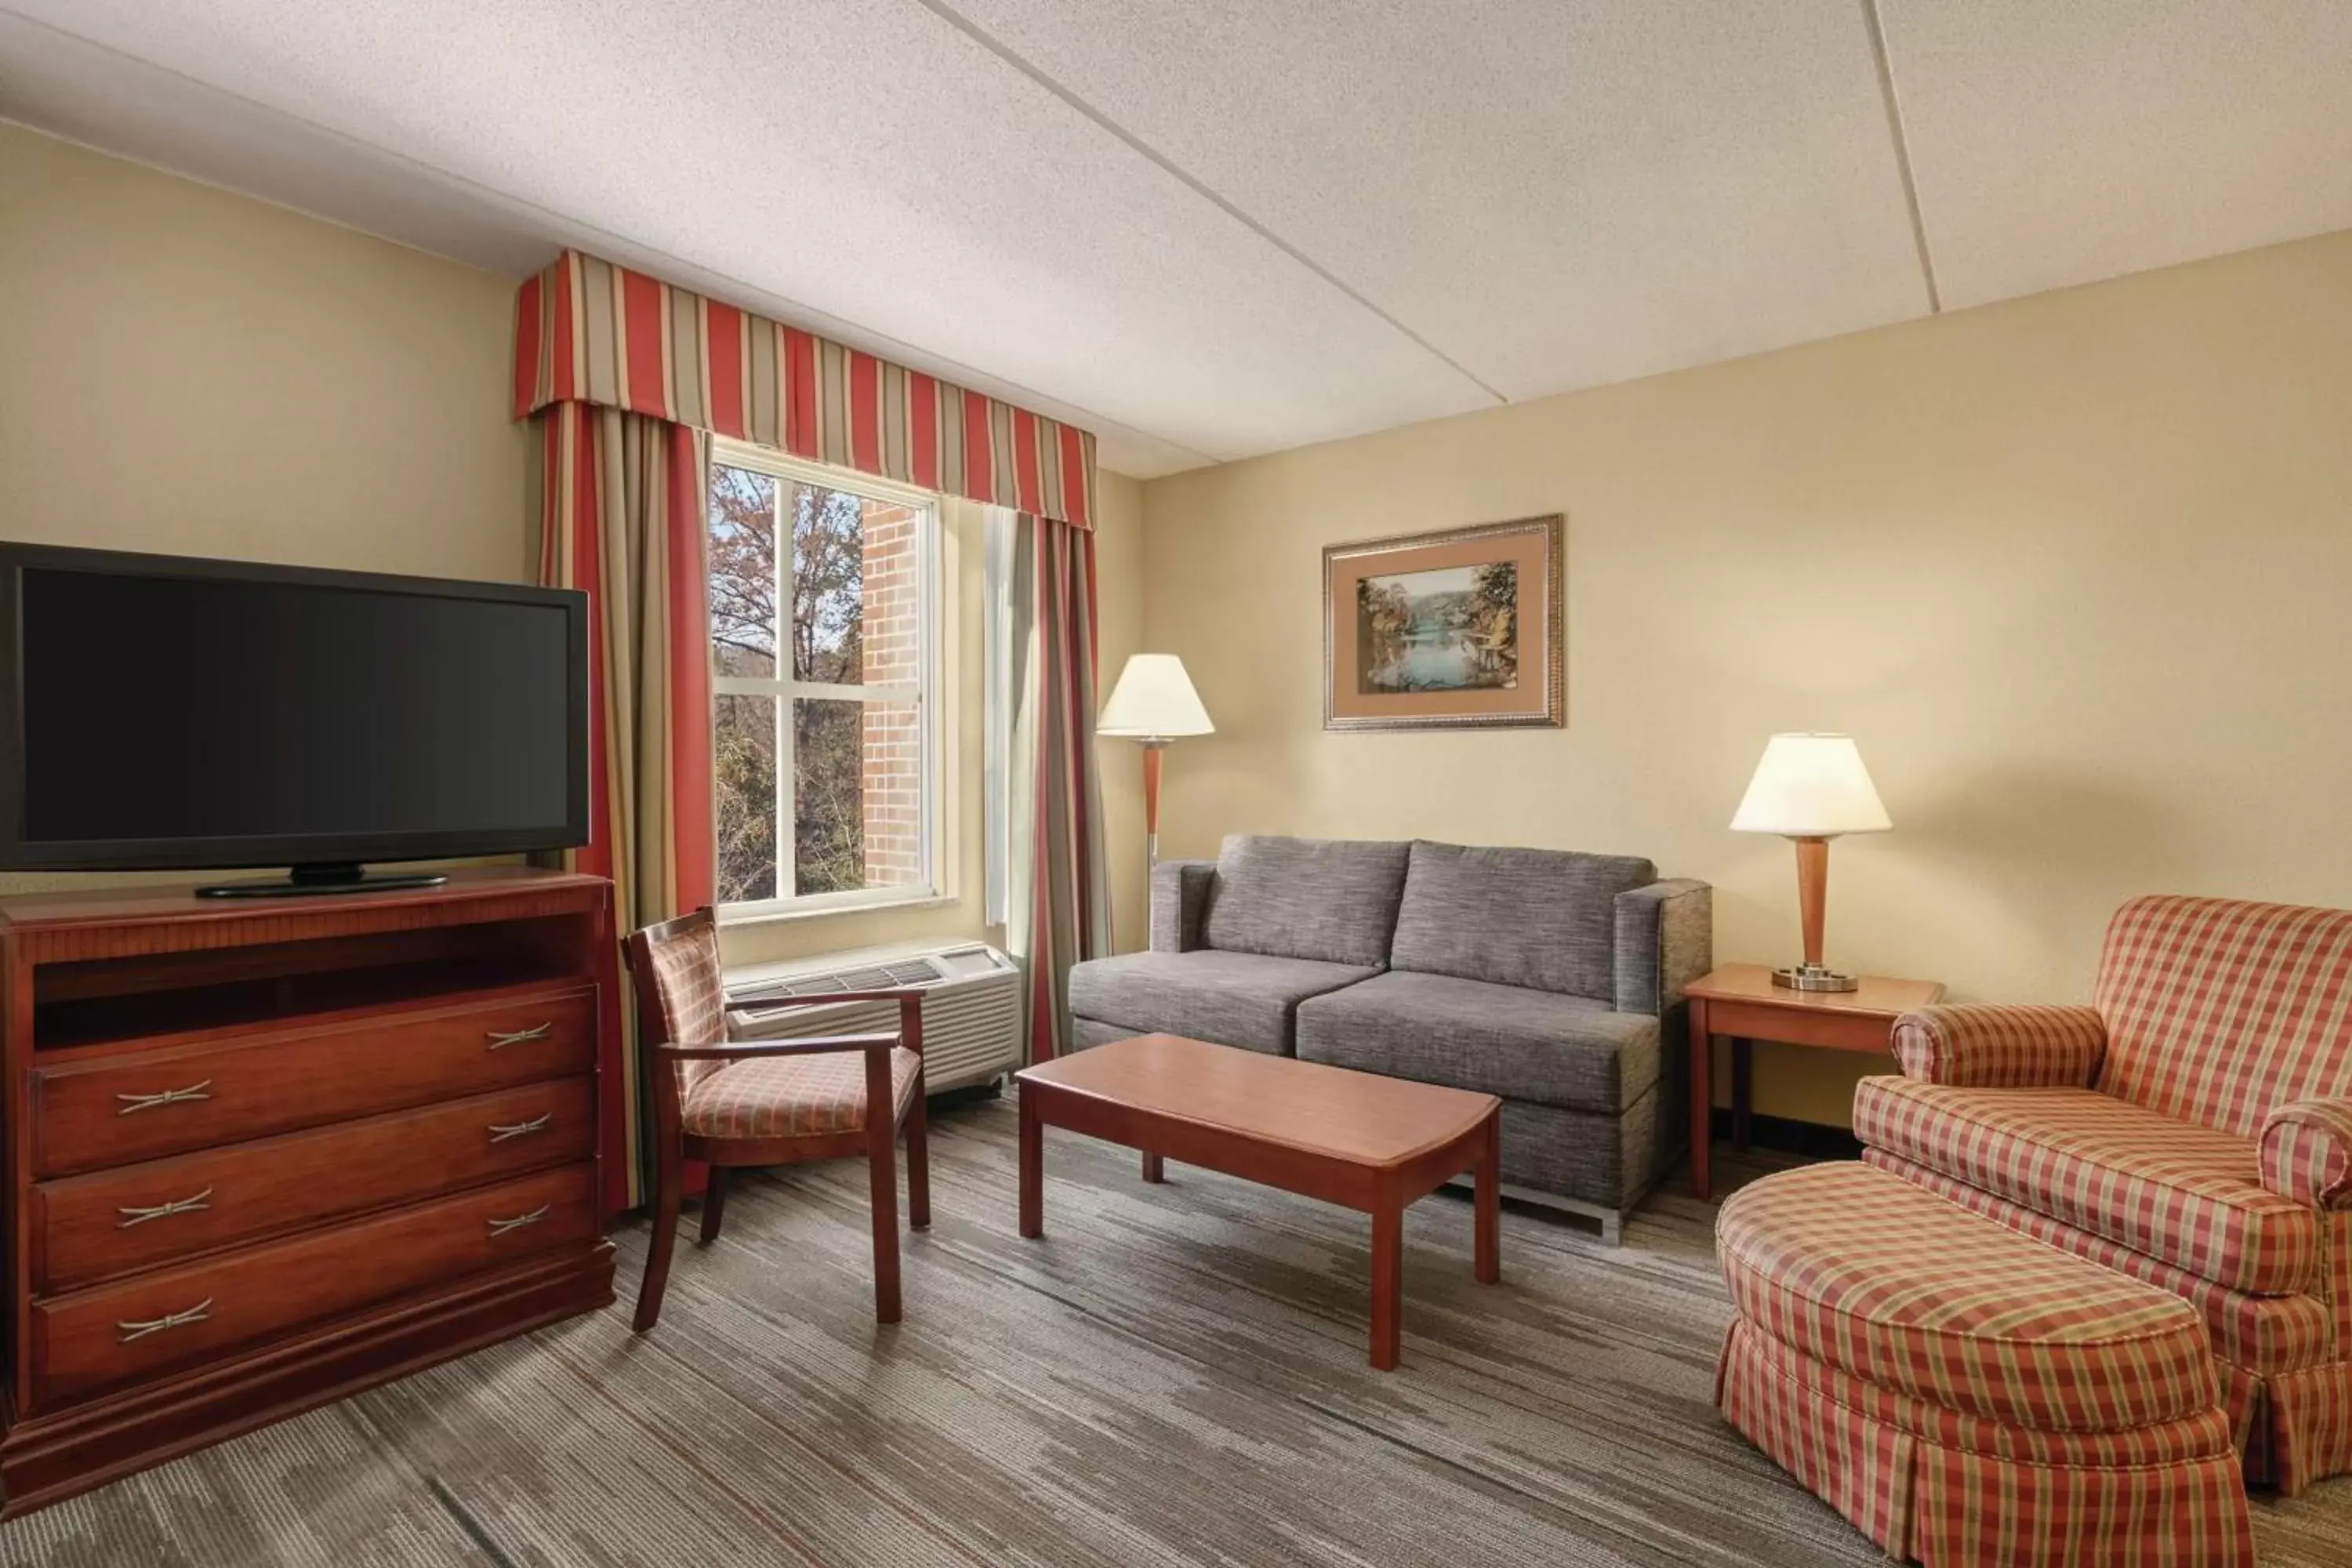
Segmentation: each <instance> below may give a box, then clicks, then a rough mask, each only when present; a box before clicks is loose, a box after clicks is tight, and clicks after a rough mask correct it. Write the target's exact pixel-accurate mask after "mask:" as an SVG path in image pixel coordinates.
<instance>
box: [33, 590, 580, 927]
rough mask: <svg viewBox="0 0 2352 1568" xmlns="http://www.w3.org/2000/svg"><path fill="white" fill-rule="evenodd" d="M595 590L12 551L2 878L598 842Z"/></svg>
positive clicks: (350, 865) (307, 870) (262, 888)
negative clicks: (592, 705)
mask: <svg viewBox="0 0 2352 1568" xmlns="http://www.w3.org/2000/svg"><path fill="white" fill-rule="evenodd" d="M587 669H588V611H587V599H586V595H583V594H579V593H574V592H572V591H570V590H565V589H554V588H531V587H520V586H516V585H514V584H504V583H454V582H440V581H436V580H434V579H430V578H423V577H391V576H380V575H377V574H372V573H359V572H327V571H315V570H311V569H310V568H304V567H290V566H262V565H254V564H250V563H244V562H230V561H197V560H186V559H182V558H179V557H175V556H165V555H132V554H123V553H118V552H111V551H97V550H71V549H64V548H58V547H54V546H47V545H28V544H11V543H0V748H5V752H4V753H0V868H5V869H11V870H74V871H95V870H122V869H139V870H150V869H172V868H191V867H204V868H209V867H235V866H290V867H292V868H293V875H292V877H290V878H289V879H286V880H282V881H259V882H256V881H247V882H238V883H229V884H225V885H223V886H220V887H215V888H208V889H200V890H201V891H205V892H209V893H214V894H235V893H247V894H259V893H267V892H277V891H294V890H331V889H352V888H359V887H370V886H373V887H382V886H384V885H386V884H387V883H388V882H389V883H402V884H406V885H411V886H414V885H419V884H420V883H429V882H432V881H437V880H438V878H433V877H422V876H419V875H416V874H415V873H409V874H404V875H397V876H384V875H375V876H368V875H364V874H363V873H362V870H361V867H362V863H364V862H367V861H371V860H420V859H435V858H445V857H451V856H470V855H492V854H504V853H509V852H512V851H518V850H530V849H551V848H559V847H568V846H572V845H578V844H583V843H585V842H586V841H587V828H588V773H587V763H588V676H587Z"/></svg>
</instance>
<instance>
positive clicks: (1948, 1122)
mask: <svg viewBox="0 0 2352 1568" xmlns="http://www.w3.org/2000/svg"><path fill="white" fill-rule="evenodd" d="M1895 1059H1896V1061H1897V1063H1898V1064H1899V1065H1900V1066H1901V1068H1902V1069H1903V1076H1902V1077H1900V1078H1873V1079H1864V1081H1863V1083H1862V1084H1861V1085H1860V1087H1859V1088H1858V1089H1856V1091H1855V1094H1854V1106H1853V1126H1854V1131H1855V1133H1856V1135H1857V1136H1859V1137H1860V1138H1861V1139H1862V1141H1863V1142H1864V1144H1865V1145H1867V1148H1866V1150H1865V1152H1864V1159H1866V1160H1868V1161H1869V1162H1870V1163H1873V1164H1875V1165H1878V1166H1880V1167H1882V1168H1884V1169H1885V1170H1888V1171H1892V1172H1894V1173H1896V1174H1898V1175H1901V1176H1904V1177H1906V1178H1907V1179H1908V1180H1910V1181H1912V1182H1914V1183H1916V1184H1918V1185H1920V1186H1922V1187H1925V1188H1927V1190H1928V1191H1930V1192H1934V1193H1938V1194H1942V1195H1943V1196H1945V1197H1947V1198H1949V1199H1951V1200H1952V1201H1953V1202H1955V1203H1958V1204H1960V1205H1963V1206H1965V1207H1968V1208H1970V1209H1973V1210H1975V1211H1976V1212H1978V1213H1979V1214H1983V1215H1989V1216H1990V1217H1992V1218H1994V1219H1998V1220H2000V1221H2001V1222H2003V1223H2004V1224H2007V1225H2009V1226H2012V1227H2013V1228H2015V1229H2018V1230H2021V1231H2023V1232H2025V1233H2026V1234H2028V1235H2030V1236H2033V1237H2039V1238H2040V1239H2042V1240H2043V1241H2046V1242H2049V1243H2051V1244H2052V1245H2053V1246H2056V1247H2063V1248H2065V1249H2067V1250H2069V1251H2072V1252H2075V1253H2079V1254H2081V1255H2082V1256H2084V1257H2085V1258H2091V1259H2094V1260H2095V1261H2096V1262H2099V1263H2102V1264H2105V1266H2107V1267H2108V1268H2114V1269H2116V1270H2117V1271H2118V1272H2121V1273H2124V1274H2127V1275H2130V1276H2131V1277H2133V1278H2134V1279H2142V1280H2146V1281H2147V1282H2148V1283H2150V1284H2153V1285H2158V1286H2160V1287H2162V1288H2164V1289H2168V1290H2170V1291H2173V1292H2174V1293H2176V1294H2178V1295H2179V1296H2181V1297H2184V1298H2185V1299H2187V1300H2189V1302H2190V1303H2191V1304H2192V1305H2194V1306H2195V1307H2197V1308H2198V1309H2199V1310H2200V1311H2201V1312H2202V1313H2203V1315H2204V1318H2205V1322H2206V1327H2207V1329H2208V1330H2209V1331H2210V1335H2211V1338H2212V1342H2213V1350H2214V1354H2215V1356H2216V1358H2217V1359H2218V1361H2219V1362H2220V1363H2221V1378H2222V1390H2221V1394H2222V1401H2223V1404H2224V1405H2225V1406H2226V1407H2227V1408H2228V1410H2229V1412H2230V1414H2231V1417H2232V1419H2233V1420H2234V1422H2235V1424H2236V1427H2237V1433H2238V1440H2239V1444H2240V1446H2241V1447H2242V1448H2243V1449H2244V1451H2245V1456H2246V1466H2247V1474H2248V1475H2249V1477H2251V1478H2252V1479H2256V1480H2269V1481H2273V1482H2275V1483H2276V1484H2277V1486H2278V1487H2279V1489H2281V1490H2282V1491H2284V1493H2286V1494H2287V1495H2289V1496H2293V1495H2294V1493H2296V1492H2298V1491H2300V1490H2302V1489H2303V1488H2304V1487H2305V1485H2306V1484H2307V1483H2308V1482H2310V1481H2313V1480H2315V1479H2320V1478H2322V1477H2325V1476H2330V1475H2336V1474H2339V1473H2342V1472H2345V1471H2347V1470H2352V910H2320V909H2302V908H2296V907H2293V906H2289V905H2284V904H2257V903H2244V902H2237V901H2233V900H2223V899H2189V898H2145V899H2136V900H2133V901H2131V902H2130V903H2127V904H2126V905H2125V906H2124V907H2123V908H2122V909H2121V910H2117V911H2116V917H2115V919H2114V921H2112V922H2111V923H2110V924H2109V926H2108V928H2107V938H2106V947H2105V952H2104V953H2103V955H2102V956H2101V958H2100V961H2099V976H2098V984H2097V985H2096V987H2095V991H2094V993H2093V1005H2090V1006H2088V1007H2011V1006H1942V1007H1928V1008H1923V1009H1921V1010H1920V1011H1918V1012H1916V1013H1912V1014H1910V1015H1908V1016H1906V1017H1904V1018H1903V1019H1902V1020H1901V1021H1900V1022H1899V1023H1897V1024H1896V1026H1895Z"/></svg>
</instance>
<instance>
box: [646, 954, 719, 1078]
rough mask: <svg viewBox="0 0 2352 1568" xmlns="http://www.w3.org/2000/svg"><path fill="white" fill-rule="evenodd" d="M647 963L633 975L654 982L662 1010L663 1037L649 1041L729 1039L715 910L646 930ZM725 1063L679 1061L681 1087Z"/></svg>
mask: <svg viewBox="0 0 2352 1568" xmlns="http://www.w3.org/2000/svg"><path fill="white" fill-rule="evenodd" d="M644 934H645V937H646V942H645V963H643V964H641V965H638V966H636V967H635V970H634V971H633V972H632V973H631V974H630V976H629V978H630V979H631V980H632V981H633V982H634V983H635V984H638V985H641V986H642V985H646V984H651V985H652V987H653V995H654V1001H655V1004H656V1007H657V1009H658V1011H659V1012H660V1014H661V1024H662V1037H661V1038H660V1039H659V1040H648V1041H646V1042H645V1043H646V1044H647V1045H674V1046H690V1045H709V1044H712V1043H714V1042H716V1041H719V1040H723V1039H725V1038H726V1037H727V984H726V980H725V977H724V975H723V974H722V973H720V970H719V925H718V922H717V921H715V920H713V919H712V918H711V915H710V911H709V910H698V911H696V913H694V914H692V915H688V916H686V917H684V918H682V919H679V920H675V921H669V922H668V923H667V925H661V926H655V927H652V928H650V929H648V930H647V931H646V932H645V933H644ZM723 1065H724V1064H722V1063H719V1062H709V1061H691V1062H680V1063H678V1064H677V1073H678V1087H679V1088H680V1089H688V1088H690V1087H692V1086H693V1085H694V1084H696V1083H698V1082H699V1081H700V1080H701V1079H702V1078H703V1077H704V1076H705V1075H706V1074H708V1073H710V1072H714V1071H716V1070H717V1069H718V1068H719V1067H721V1066H723Z"/></svg>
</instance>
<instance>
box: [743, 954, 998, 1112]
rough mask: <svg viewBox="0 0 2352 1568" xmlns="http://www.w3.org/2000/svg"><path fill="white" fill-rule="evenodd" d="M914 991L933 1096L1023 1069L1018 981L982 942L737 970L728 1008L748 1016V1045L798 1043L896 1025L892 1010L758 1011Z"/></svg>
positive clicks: (880, 1006)
mask: <svg viewBox="0 0 2352 1568" xmlns="http://www.w3.org/2000/svg"><path fill="white" fill-rule="evenodd" d="M903 985H911V986H915V987H918V988H919V989H920V990H921V991H922V992H923V1079H924V1084H925V1086H926V1087H927V1088H928V1089H929V1091H930V1092H931V1093H933V1094H937V1093H939V1092H940V1090H942V1089H963V1088H968V1087H970V1086H971V1085H973V1084H981V1083H986V1082H989V1081H990V1080H991V1079H996V1078H1000V1077H1002V1076H1003V1075H1004V1074H1006V1073H1009V1072H1011V1071H1013V1068H1017V1067H1019V1066H1020V1065H1021V1055H1022V1053H1021V972H1020V970H1019V969H1017V968H1016V967H1014V965H1013V961H1012V960H1011V959H1009V958H1007V957H1005V956H1004V954H1003V953H1001V952H997V951H996V949H994V948H992V947H991V946H989V945H988V944H987V943H986V942H950V943H946V944H940V943H926V944H915V945H909V946H903V947H870V948H860V949H858V950H856V952H829V953H821V954H818V955H816V956H814V957H811V958H803V959H793V960H791V961H789V962H787V963H763V964H758V965H754V966H751V967H749V968H744V969H737V970H731V971H730V972H729V973H728V977H727V1000H728V1002H729V1004H730V1005H733V1006H737V1007H741V1008H744V1009H746V1010H745V1011H743V1012H740V1013H738V1014H736V1016H735V1017H736V1027H737V1029H738V1031H739V1032H740V1034H741V1035H742V1036H743V1037H745V1038H747V1039H771V1040H772V1039H802V1038H806V1037H809V1036H811V1035H855V1034H864V1033H868V1032H872V1031H876V1030H883V1029H891V1028H895V1027H897V1026H898V1009H897V1008H896V1007H894V1006H892V1005H890V1004H888V1003H887V1002H845V1003H842V1004H840V1005H836V1006H832V1007H825V1006H810V1005H803V1006H797V1007H774V1008H770V1009H768V1010H766V1011H761V1009H760V1003H761V1000H762V999H763V998H769V997H777V996H822V995H824V994H827V993H829V992H838V991H879V990H885V989H890V988H895V987H898V986H903Z"/></svg>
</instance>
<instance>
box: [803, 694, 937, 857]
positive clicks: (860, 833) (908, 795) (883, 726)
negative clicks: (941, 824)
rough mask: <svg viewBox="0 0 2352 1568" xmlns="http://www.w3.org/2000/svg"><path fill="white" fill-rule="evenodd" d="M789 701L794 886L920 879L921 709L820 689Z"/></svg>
mask: <svg viewBox="0 0 2352 1568" xmlns="http://www.w3.org/2000/svg"><path fill="white" fill-rule="evenodd" d="M793 709H794V719H793V802H794V813H793V890H794V891H795V892H799V893H845V892H851V891H854V890H856V889H861V888H905V887H919V886H921V885H922V884H923V883H924V881H925V877H924V866H923V789H922V779H923V761H922V731H921V727H920V721H919V711H920V710H919V709H917V708H916V707H914V706H913V705H912V704H900V703H891V702H854V701H843V700H836V699H829V698H802V699H800V700H797V701H796V702H794V703H793Z"/></svg>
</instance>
